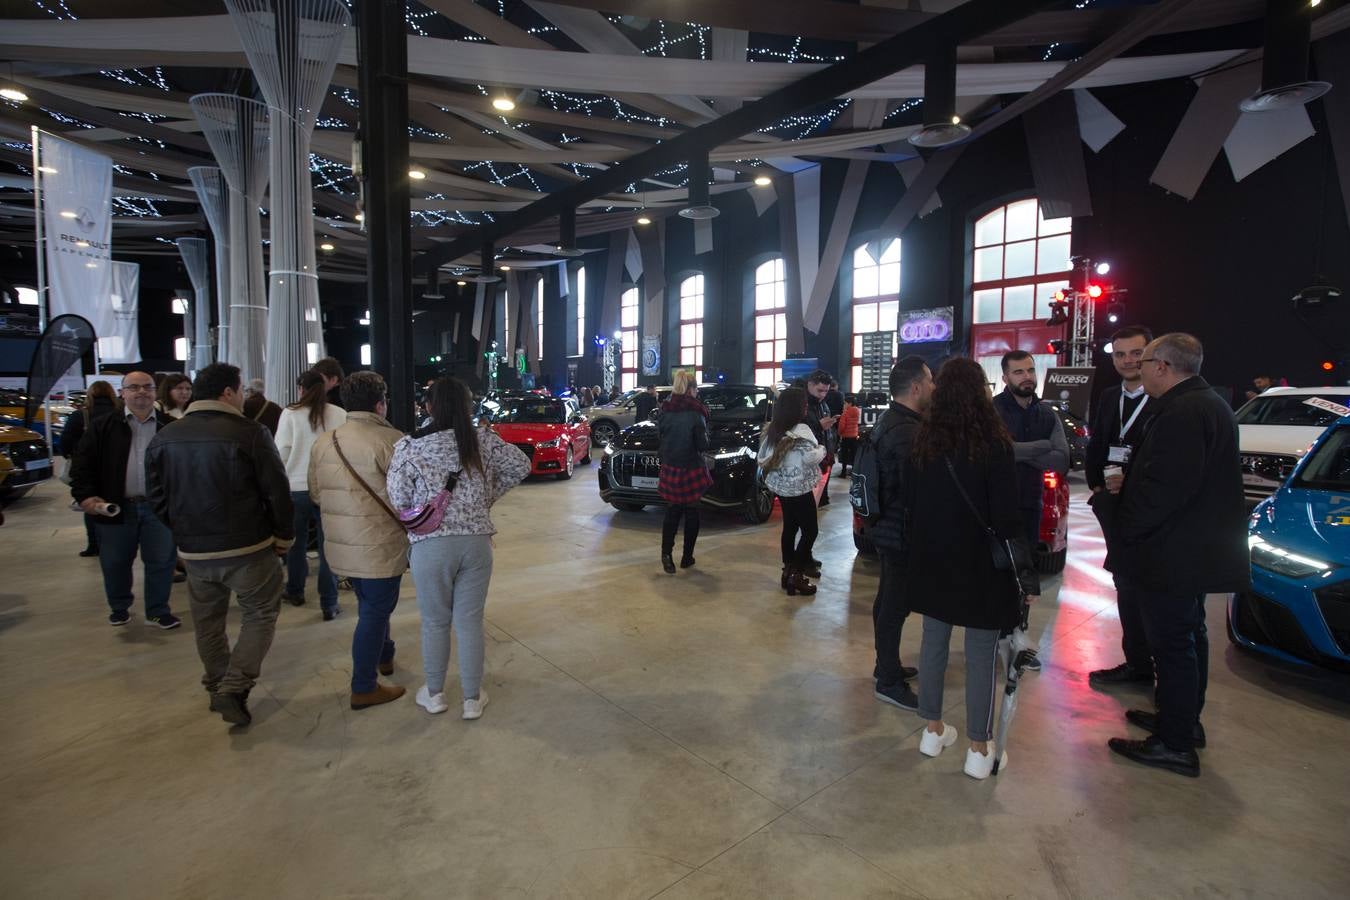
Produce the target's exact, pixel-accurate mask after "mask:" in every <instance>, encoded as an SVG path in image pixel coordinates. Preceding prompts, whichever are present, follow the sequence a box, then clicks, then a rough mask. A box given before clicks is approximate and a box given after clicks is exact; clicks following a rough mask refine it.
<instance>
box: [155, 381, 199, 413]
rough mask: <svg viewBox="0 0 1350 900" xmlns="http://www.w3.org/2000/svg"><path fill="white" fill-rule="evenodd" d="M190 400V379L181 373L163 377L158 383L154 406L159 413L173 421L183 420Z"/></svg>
mask: <svg viewBox="0 0 1350 900" xmlns="http://www.w3.org/2000/svg"><path fill="white" fill-rule="evenodd" d="M191 400H192V379H191V378H189V377H187V376H186V375H184V374H183V373H182V372H174V373H172V374H170V375H165V376H164V380H163V381H161V382H160V383H159V396H158V398H157V400H156V404H157V405H158V406H159V411H160V412H162V413H164V414H165V415H166V416H173V417H174V418H175V419H181V418H183V413H185V412H187V408H188V402H189V401H191Z"/></svg>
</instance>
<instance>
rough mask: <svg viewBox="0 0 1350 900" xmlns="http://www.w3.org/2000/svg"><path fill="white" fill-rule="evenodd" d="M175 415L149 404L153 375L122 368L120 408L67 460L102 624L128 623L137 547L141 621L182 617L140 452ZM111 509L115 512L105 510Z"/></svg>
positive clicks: (168, 625) (165, 623) (167, 625)
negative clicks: (86, 522)
mask: <svg viewBox="0 0 1350 900" xmlns="http://www.w3.org/2000/svg"><path fill="white" fill-rule="evenodd" d="M173 422H174V420H173V419H172V418H170V417H169V416H167V415H165V414H164V413H162V412H158V411H157V410H156V409H155V379H154V378H153V377H151V375H150V374H149V373H147V372H129V373H127V375H126V376H125V377H124V378H123V379H122V408H121V409H120V410H118V411H117V412H114V413H112V414H110V415H106V416H103V417H102V418H100V419H96V420H95V421H94V423H93V425H92V426H90V429H89V431H88V432H86V433H85V436H84V439H83V440H82V441H80V446H79V449H78V450H77V451H76V453H75V458H74V460H73V462H72V465H71V474H70V479H71V481H70V493H71V496H72V497H74V498H75V500H76V502H77V503H79V504H80V508H81V509H83V510H84V512H85V515H87V516H89V517H91V520H92V521H93V523H94V527H95V529H97V532H98V541H99V555H98V559H99V564H100V566H102V568H103V592H104V594H105V595H106V596H107V598H108V606H109V607H110V608H111V612H110V613H109V614H108V624H109V625H113V626H121V625H125V624H127V622H129V621H131V605H132V602H133V601H134V600H135V597H134V595H133V594H132V565H133V564H134V563H135V562H136V554H137V552H139V553H140V555H141V562H142V564H143V566H144V567H145V584H144V588H143V589H144V592H145V621H146V622H147V623H148V624H150V625H154V626H157V627H159V628H162V629H164V630H165V631H168V630H170V629H173V628H177V627H178V626H179V625H181V624H182V622H181V621H180V620H179V618H178V617H177V616H175V615H174V614H173V613H172V612H170V610H169V591H170V590H171V589H172V588H173V567H174V563H175V562H176V561H177V558H178V557H177V553H176V551H175V549H174V543H173V534H172V533H171V532H170V531H169V529H168V528H167V527H165V525H164V523H162V522H160V521H159V519H157V518H156V517H155V513H154V510H153V509H152V508H151V507H150V504H149V503H148V502H146V484H145V451H146V448H147V447H149V446H150V441H151V440H153V439H154V437H155V434H156V433H157V432H158V431H159V430H160V429H161V428H165V427H167V426H169V425H171V424H173ZM113 507H116V509H117V512H116V514H114V515H109V514H108V513H109V512H110V511H111V509H112V508H113Z"/></svg>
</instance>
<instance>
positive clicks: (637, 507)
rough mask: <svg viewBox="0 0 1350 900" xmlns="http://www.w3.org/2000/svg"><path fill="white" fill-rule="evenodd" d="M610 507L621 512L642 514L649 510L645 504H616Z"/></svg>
mask: <svg viewBox="0 0 1350 900" xmlns="http://www.w3.org/2000/svg"><path fill="white" fill-rule="evenodd" d="M610 505H611V506H613V507H614V508H615V509H617V510H618V511H619V512H642V511H643V510H644V509H646V508H647V506H646V504H645V503H620V502H615V503H612V504H610Z"/></svg>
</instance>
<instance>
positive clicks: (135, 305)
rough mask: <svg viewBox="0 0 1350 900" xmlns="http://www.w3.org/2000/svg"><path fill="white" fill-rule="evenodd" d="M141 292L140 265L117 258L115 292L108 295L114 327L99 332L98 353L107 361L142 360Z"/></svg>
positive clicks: (114, 277)
mask: <svg viewBox="0 0 1350 900" xmlns="http://www.w3.org/2000/svg"><path fill="white" fill-rule="evenodd" d="M140 295H141V267H140V265H139V264H138V263H129V262H114V263H113V264H112V293H111V294H110V295H109V298H108V301H109V302H108V305H109V306H110V307H111V308H112V317H113V330H112V331H108V332H101V333H100V334H99V336H98V355H99V359H100V360H102V361H103V362H105V363H130V362H140V359H141V337H140V313H139V310H140Z"/></svg>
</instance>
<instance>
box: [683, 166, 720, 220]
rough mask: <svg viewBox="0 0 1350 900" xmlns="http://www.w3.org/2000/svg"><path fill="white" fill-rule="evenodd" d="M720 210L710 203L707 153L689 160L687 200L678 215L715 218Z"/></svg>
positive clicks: (691, 217) (688, 217) (692, 217)
mask: <svg viewBox="0 0 1350 900" xmlns="http://www.w3.org/2000/svg"><path fill="white" fill-rule="evenodd" d="M720 212H721V210H719V209H718V208H717V207H715V206H713V205H712V201H711V199H710V195H709V191H708V154H707V153H706V152H705V153H700V154H698V155H697V156H695V157H694V158H692V159H690V160H689V202H688V203H687V204H686V205H685V207H684V209H682V210H680V215H681V216H684V217H685V218H686V219H715V218H717V216H718V215H719V214H720Z"/></svg>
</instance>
